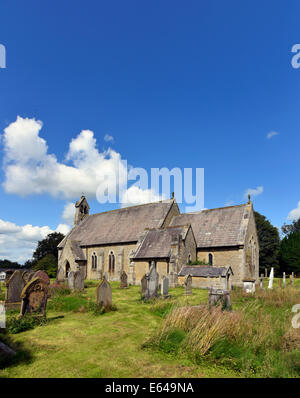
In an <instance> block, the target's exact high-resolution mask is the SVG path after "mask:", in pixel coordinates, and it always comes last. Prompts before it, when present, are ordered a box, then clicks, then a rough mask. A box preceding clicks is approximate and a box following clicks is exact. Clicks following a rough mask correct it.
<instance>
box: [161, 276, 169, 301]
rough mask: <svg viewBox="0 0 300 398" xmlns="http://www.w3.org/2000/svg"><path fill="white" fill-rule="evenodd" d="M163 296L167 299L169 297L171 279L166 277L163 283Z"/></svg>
mask: <svg viewBox="0 0 300 398" xmlns="http://www.w3.org/2000/svg"><path fill="white" fill-rule="evenodd" d="M161 295H162V296H163V297H165V298H167V297H169V278H167V277H166V276H164V275H163V277H162V282H161Z"/></svg>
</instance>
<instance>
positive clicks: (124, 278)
mask: <svg viewBox="0 0 300 398" xmlns="http://www.w3.org/2000/svg"><path fill="white" fill-rule="evenodd" d="M120 282H121V283H120V288H121V289H126V288H128V277H127V274H126V272H125V271H122V273H121V277H120Z"/></svg>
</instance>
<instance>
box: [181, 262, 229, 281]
mask: <svg viewBox="0 0 300 398" xmlns="http://www.w3.org/2000/svg"><path fill="white" fill-rule="evenodd" d="M228 272H231V274H233V272H232V269H231V267H212V266H209V267H203V266H199V265H198V266H197V265H187V266H185V267H182V268H181V271H180V272H179V274H178V276H186V275H191V276H194V277H197V276H198V277H200V278H218V277H219V276H226V275H227V273H228Z"/></svg>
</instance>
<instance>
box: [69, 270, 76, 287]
mask: <svg viewBox="0 0 300 398" xmlns="http://www.w3.org/2000/svg"><path fill="white" fill-rule="evenodd" d="M74 276H75V272H74V271H70V272H69V273H68V286H69V289H71V290H74Z"/></svg>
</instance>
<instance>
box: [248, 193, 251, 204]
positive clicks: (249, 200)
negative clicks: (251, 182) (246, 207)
mask: <svg viewBox="0 0 300 398" xmlns="http://www.w3.org/2000/svg"><path fill="white" fill-rule="evenodd" d="M248 203H251V195H250V193H248Z"/></svg>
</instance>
